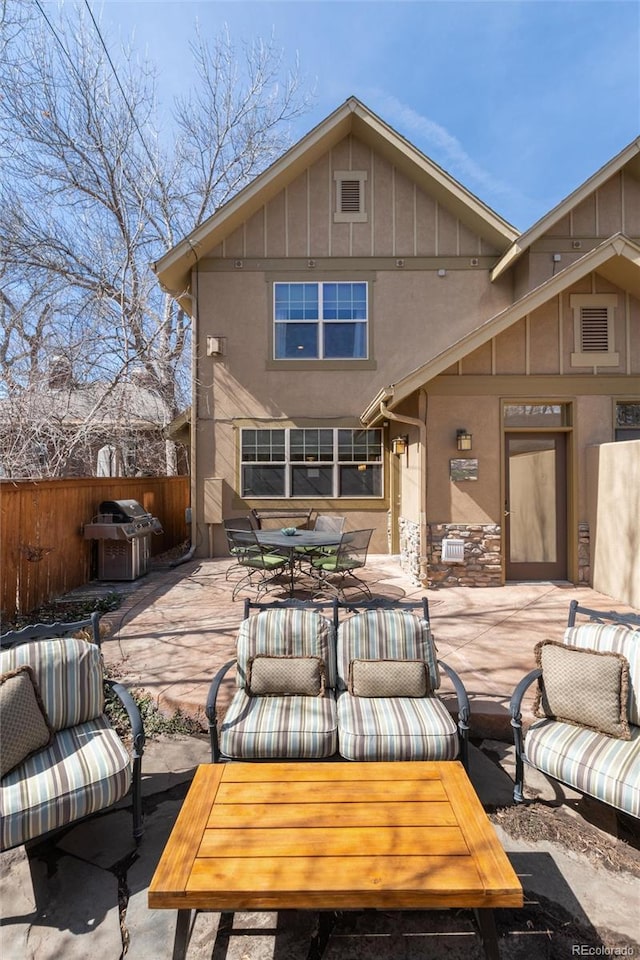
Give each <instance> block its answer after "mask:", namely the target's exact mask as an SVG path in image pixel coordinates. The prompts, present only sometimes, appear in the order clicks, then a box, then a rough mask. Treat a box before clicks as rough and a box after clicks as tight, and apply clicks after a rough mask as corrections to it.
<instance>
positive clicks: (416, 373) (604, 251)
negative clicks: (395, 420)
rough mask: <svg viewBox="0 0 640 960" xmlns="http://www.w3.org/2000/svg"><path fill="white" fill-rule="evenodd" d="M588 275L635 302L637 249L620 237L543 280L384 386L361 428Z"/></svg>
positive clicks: (639, 288) (639, 277)
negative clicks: (602, 279)
mask: <svg viewBox="0 0 640 960" xmlns="http://www.w3.org/2000/svg"><path fill="white" fill-rule="evenodd" d="M593 270H597V271H598V273H599V274H601V275H602V276H603V277H605V278H606V279H608V280H610V281H611V282H612V283H615V284H616V285H619V286H622V287H623V289H626V290H629V291H630V292H631V293H633V295H634V296H636V297H640V244H638V243H636V242H635V241H633V240H630V239H629V238H628V237H626V236H625V235H624V234H621V233H618V234H615V235H614V236H612V237H609V238H608V239H607V240H605V241H604V243H601V244H600V246H598V247H594V248H593V249H592V250H590V251H589V252H588V253H586V254H585V255H584V256H582V257H580V259H579V260H576V261H575V262H574V263H572V264H570V266H568V267H566V268H565V269H564V270H563V271H562V272H561V273H557V274H556V275H555V276H553V277H550V278H549V279H548V280H545V281H544V283H541V284H540V285H539V286H538V287H536V288H535V289H534V290H530V291H529V292H528V293H527V294H525V295H524V296H523V297H521V298H520V300H516V302H515V303H513V304H511V306H509V307H506V308H505V309H504V310H501V311H500V312H499V313H497V314H495V316H493V317H491V318H490V319H489V320H487V321H486V322H485V323H483V324H481V325H480V326H479V327H476V329H475V330H473V331H471V333H468V334H467V335H466V336H465V337H463V338H462V339H461V340H458V341H457V343H454V344H452V345H451V346H450V347H448V348H447V349H446V350H443V351H442V353H440V354H438V356H436V357H433V358H432V359H431V360H429V361H428V362H427V363H424V364H422V366H420V367H417V368H416V369H415V370H412V371H411V372H410V373H408V374H407V375H406V376H405V377H403V378H402V379H401V380H398V382H397V383H392V384H390V385H389V386H387V387H383V389H382V390H380V391H379V392H378V393H377V394H376V396H375V397H374V398H373V400H372V401H371V402H370V403H369V405H368V406H367V408H366V410H364V411H363V413H362V414H361V416H360V419H361V421H362V422H363V423H364V424H372V423H375V422H376V421H377V420H378V419H383V413H382V411H381V410H380V404H381V403H384V404H385V405H387V406H388V407H389V408H390V409H392V408H393V407H395V406H397V404H399V403H400V402H401V401H402V400H405V399H406V398H407V397H408V396H410V394H412V393H414V392H415V391H416V390H418V389H419V388H420V387H422V386H424V384H425V383H428V382H429V381H430V380H433V379H434V377H437V376H438V375H439V374H441V373H442V372H443V371H444V370H446V369H447V368H448V367H450V366H451V365H452V364H454V363H457V361H458V360H461V359H462V358H463V357H465V356H467V355H468V354H470V353H472V352H473V351H474V350H477V349H478V347H481V346H482V345H483V344H485V343H486V342H487V341H488V340H491V338H492V337H495V336H497V335H498V334H499V333H502V331H503V330H506V329H507V328H508V327H510V326H512V325H513V324H514V323H516V322H517V321H518V320H521V319H522V317H524V316H525V315H526V314H527V313H531V312H532V311H533V310H536V309H537V308H538V307H540V306H542V305H543V304H544V303H546V302H547V301H548V300H550V299H551V298H552V297H555V296H557V295H558V294H560V293H562V292H563V290H566V289H567V288H568V287H570V286H571V285H572V284H574V283H576V281H578V280H580V279H581V278H582V277H584V276H586V275H587V274H589V273H591V272H592V271H593Z"/></svg>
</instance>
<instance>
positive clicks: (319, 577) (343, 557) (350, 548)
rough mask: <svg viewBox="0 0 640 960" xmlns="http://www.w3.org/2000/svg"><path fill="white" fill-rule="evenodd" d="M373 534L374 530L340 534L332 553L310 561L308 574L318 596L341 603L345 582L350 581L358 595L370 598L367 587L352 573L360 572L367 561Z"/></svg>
mask: <svg viewBox="0 0 640 960" xmlns="http://www.w3.org/2000/svg"><path fill="white" fill-rule="evenodd" d="M372 534H373V530H350V531H348V532H346V533H343V534H342V537H341V539H340V543H339V545H338V548H337V550H336V551H335V553H331V554H328V555H317V556H314V557H312V558H311V563H310V566H309V572H310V574H311V576H312V578H313V580H314V584H315V588H316V592H317V593H319V594H322V593H329V594H330V595H332V596H337V597H338V599H340V600H343V599H344V588H345V583H346V581H347V580H350V581H354V584H355V586H356V587H357V589H358V591H359V592H360V593H363V594H364V595H365V596H366V597H368V598H369V599H371V590H370V589H369V586H368V584H367V583H365V581H364V580H363V579H362V578H361V577H359V576H358V575H357V573H356V572H355V571H356V570H362V569H363V568H364V566H365V564H366V562H367V552H368V550H369V542H370V540H371V535H372Z"/></svg>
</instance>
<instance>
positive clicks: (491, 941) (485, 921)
mask: <svg viewBox="0 0 640 960" xmlns="http://www.w3.org/2000/svg"><path fill="white" fill-rule="evenodd" d="M473 912H474V913H475V915H476V921H477V923H478V927H479V929H480V939H481V940H482V946H483V947H484V955H485V957H486V958H487V960H500V950H499V948H498V930H497V928H496V918H495V914H494V912H493V910H492V909H490V908H488V907H478V908H477V909H475V910H474V911H473Z"/></svg>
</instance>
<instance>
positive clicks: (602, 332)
mask: <svg viewBox="0 0 640 960" xmlns="http://www.w3.org/2000/svg"><path fill="white" fill-rule="evenodd" d="M580 338H581V341H582V344H581V347H582V350H583V352H584V353H606V352H607V350H608V349H609V311H608V310H607V308H606V307H581V308H580Z"/></svg>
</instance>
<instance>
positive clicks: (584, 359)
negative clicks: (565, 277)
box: [569, 293, 620, 367]
mask: <svg viewBox="0 0 640 960" xmlns="http://www.w3.org/2000/svg"><path fill="white" fill-rule="evenodd" d="M569 305H570V307H571V309H572V310H573V345H574V350H573V353H572V354H571V366H572V367H617V366H619V364H620V354H619V353H617V352H616V349H615V323H614V319H615V318H614V311H615V309H616V307H617V305H618V297H617V296H616V294H615V293H572V294H571V296H570V297H569ZM589 308H601V309H602V308H604V309H606V311H607V349H606V350H585V349H584V344H583V312H582V311H583V310H586V309H589Z"/></svg>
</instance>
